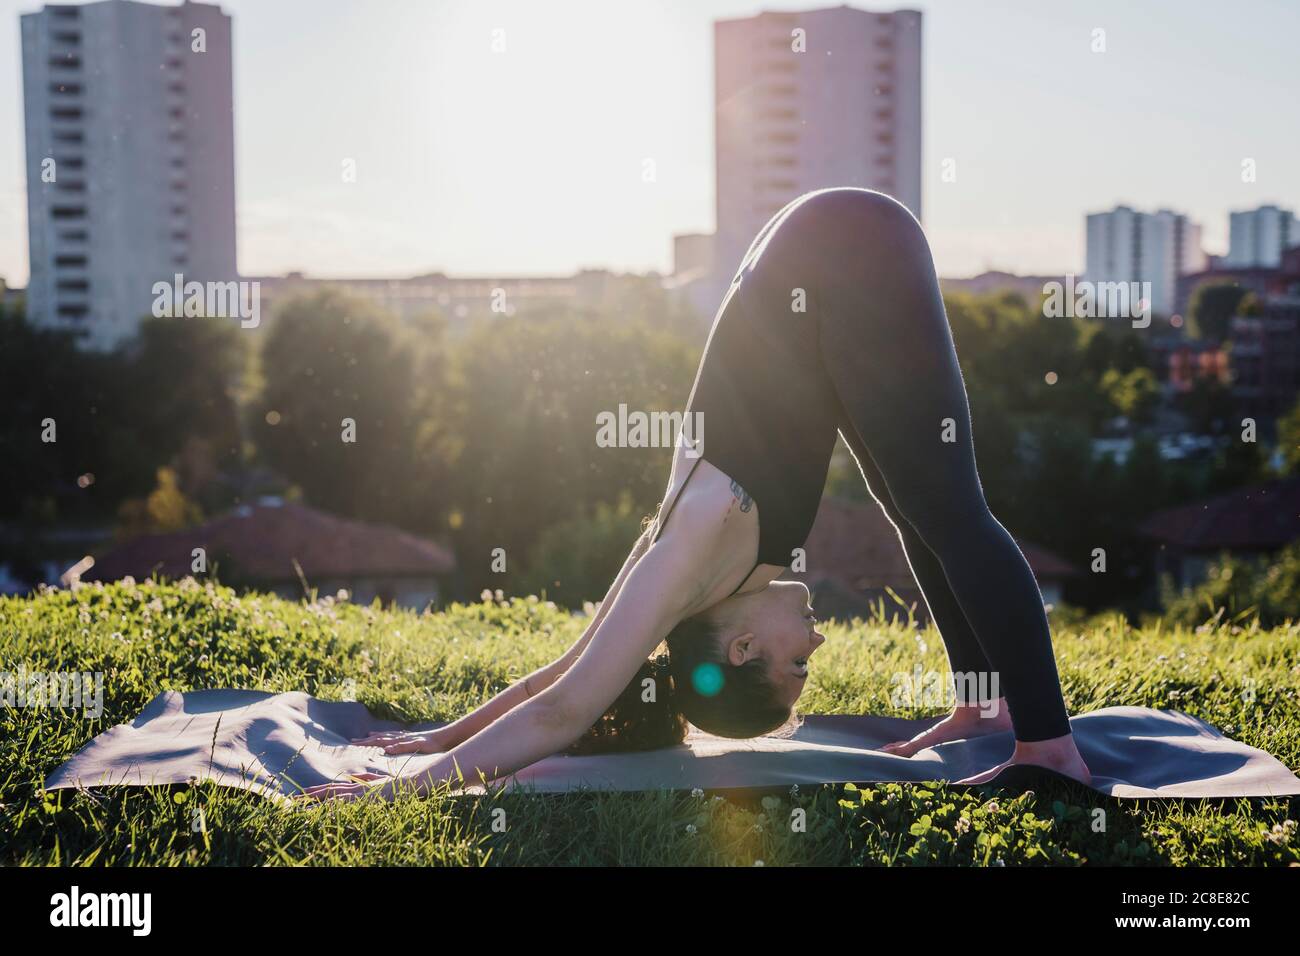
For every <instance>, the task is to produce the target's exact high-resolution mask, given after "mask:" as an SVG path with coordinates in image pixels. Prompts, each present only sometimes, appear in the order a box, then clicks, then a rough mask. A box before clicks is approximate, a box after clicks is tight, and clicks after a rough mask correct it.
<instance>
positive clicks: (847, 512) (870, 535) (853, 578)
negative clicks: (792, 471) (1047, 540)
mask: <svg viewBox="0 0 1300 956" xmlns="http://www.w3.org/2000/svg"><path fill="white" fill-rule="evenodd" d="M1018 543H1019V544H1020V548H1021V550H1022V551H1024V553H1025V558H1026V560H1028V561H1029V566H1030V567H1031V568H1032V569H1033V571H1034V575H1035V576H1036V577H1037V578H1039V580H1052V579H1060V578H1063V577H1069V576H1071V575H1073V574H1075V573H1076V570H1075V568H1074V567H1073V566H1071V565H1070V564H1069V563H1068V562H1067V561H1065V560H1063V559H1062V558H1060V557H1058V556H1057V555H1055V554H1052V553H1051V552H1050V551H1047V550H1046V549H1044V548H1040V547H1038V546H1037V545H1031V544H1025V543H1024V542H1018ZM805 550H806V552H807V555H808V570H807V572H806V573H804V574H800V575H797V577H800V578H803V579H804V580H806V581H834V582H836V583H838V584H840V585H842V586H845V587H848V588H849V589H851V590H853V591H865V590H868V589H872V588H884V587H891V588H893V589H894V590H896V591H901V590H903V589H909V590H914V589H915V588H916V580H915V579H914V578H913V577H912V571H911V569H910V568H909V567H908V564H907V557H906V556H905V555H904V553H903V545H902V543H901V542H900V541H899V540H898V532H896V531H895V530H894V526H893V525H892V524H890V523H889V519H888V518H886V517H885V513H884V512H883V511H882V510H881V509H880V507H879V506H878V505H876V504H874V503H871V504H867V503H865V502H858V501H851V500H848V499H845V498H831V497H826V498H823V499H822V503H821V507H820V508H819V509H818V511H817V520H816V521H815V522H814V523H813V528H812V531H811V533H810V534H809V535H808V543H807V545H806V547H805Z"/></svg>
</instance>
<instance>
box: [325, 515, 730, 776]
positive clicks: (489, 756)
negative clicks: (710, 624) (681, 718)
mask: <svg viewBox="0 0 1300 956" xmlns="http://www.w3.org/2000/svg"><path fill="white" fill-rule="evenodd" d="M715 541H716V527H710V523H709V521H708V520H707V519H706V520H695V521H689V520H686V521H682V522H681V524H680V525H679V526H678V528H677V529H675V531H674V532H673V533H672V534H666V535H665V536H664V537H663V538H661V539H660V540H659V541H658V542H656V543H655V544H653V545H651V546H650V547H649V548H647V549H646V551H645V553H644V555H642V556H641V558H640V559H639V560H638V561H636V562H635V563H633V564H632V566H631V567H630V569H629V571H628V574H627V576H626V578H625V579H624V580H623V582H622V587H621V588H620V589H619V593H618V595H617V597H616V598H615V599H614V600H613V602H612V604H611V605H610V606H609V608H608V610H607V613H606V614H605V615H604V616H603V618H602V620H601V621H600V623H599V624H598V625H596V627H595V629H594V631H593V633H592V634H591V636H590V639H589V640H588V641H587V642H586V646H585V647H584V648H582V649H581V650H580V651H579V654H578V659H577V660H576V661H575V662H573V664H572V665H571V666H569V667H568V668H567V669H566V670H565V671H563V673H562V674H561V675H560V676H559V678H558V679H557V680H555V681H554V682H553V683H551V684H550V685H548V686H547V687H546V689H545V690H542V691H540V692H538V693H537V694H535V695H534V696H533V697H531V698H528V699H526V700H524V701H522V702H521V703H518V704H516V705H515V706H514V707H512V708H511V709H510V710H509V711H508V712H507V713H505V714H504V715H502V716H501V717H499V718H498V719H496V720H494V721H492V722H491V723H490V724H488V725H487V726H486V727H484V728H483V729H482V730H480V731H479V732H478V733H476V734H474V735H473V736H472V737H470V738H469V739H467V740H466V741H464V742H463V743H461V744H459V745H457V746H456V747H454V748H452V749H451V750H450V751H449V752H447V753H446V754H444V755H443V756H442V757H440V758H439V759H438V760H437V761H436V762H435V763H434V764H433V765H432V766H430V767H429V768H428V770H427V771H425V772H424V773H421V774H419V775H418V776H410V777H405V776H399V777H398V778H396V779H394V780H389V781H388V782H386V783H384V784H382V785H380V786H379V787H378V788H376V787H375V786H374V785H373V784H368V783H367V784H357V783H340V784H326V785H324V786H320V787H313V788H311V789H309V790H308V791H307V796H309V797H315V798H330V797H346V798H355V797H361V796H365V795H367V794H369V793H372V792H376V791H377V792H378V794H379V795H382V796H384V797H390V798H391V797H392V796H393V795H394V793H395V792H397V791H398V790H399V789H402V788H404V787H413V788H414V789H415V790H416V791H417V792H420V793H427V792H428V791H430V790H432V789H434V788H436V787H439V786H441V785H443V784H446V783H451V784H458V783H460V782H462V781H464V782H466V783H478V782H479V781H481V780H495V779H498V778H500V777H503V776H508V775H509V774H511V773H514V772H515V771H517V770H520V769H522V768H524V767H526V766H528V765H529V764H532V763H535V762H536V761H538V760H541V759H542V758H543V757H548V756H550V755H551V754H553V753H555V752H557V751H559V750H562V749H564V748H565V747H567V746H568V745H569V744H571V743H572V742H573V741H574V740H576V739H577V738H578V737H580V736H582V734H583V732H585V731H586V730H587V728H589V727H590V726H591V725H592V724H593V723H594V722H595V721H596V719H597V718H598V717H600V715H601V714H602V713H604V711H605V709H606V708H607V707H608V706H609V704H610V702H611V701H613V700H614V699H615V698H616V697H617V696H618V694H619V692H620V691H622V690H623V688H625V687H626V686H627V684H628V682H629V681H631V680H632V678H633V677H635V676H636V673H637V671H638V670H639V669H640V667H641V665H642V664H643V663H644V662H645V659H646V657H647V656H648V655H649V654H650V652H651V651H653V650H654V649H655V647H656V646H658V644H659V642H660V641H662V640H663V639H664V638H665V637H666V636H667V635H668V632H669V631H671V630H672V629H673V627H675V626H676V625H677V623H678V622H680V621H681V620H682V619H684V618H685V617H688V616H689V615H690V614H691V613H694V611H696V610H698V608H699V606H700V602H701V600H702V597H703V595H704V593H705V590H706V587H707V585H706V584H705V582H703V581H702V580H701V578H702V577H703V576H702V575H701V573H700V568H701V567H705V566H707V564H706V562H707V560H708V558H709V555H710V553H711V552H712V550H713V544H714V543H715ZM575 646H576V645H575Z"/></svg>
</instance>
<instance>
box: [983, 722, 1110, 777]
mask: <svg viewBox="0 0 1300 956" xmlns="http://www.w3.org/2000/svg"><path fill="white" fill-rule="evenodd" d="M1016 764H1027V765H1031V766H1035V767H1047V768H1048V769H1050V770H1055V771H1056V772H1057V773H1061V774H1065V776H1067V777H1071V778H1072V779H1074V780H1077V781H1079V782H1080V783H1082V784H1084V785H1091V784H1092V774H1091V773H1090V772H1089V770H1088V765H1087V764H1086V763H1084V762H1083V756H1082V755H1081V754H1080V753H1079V748H1078V747H1076V746H1075V745H1074V735H1073V734H1066V735H1065V736H1064V737H1054V738H1052V739H1051V740H1035V741H1032V742H1026V741H1023V740H1017V741H1016V750H1015V753H1013V754H1012V755H1011V759H1010V760H1007V761H1004V762H1002V763H1000V764H998V765H997V766H996V767H994V768H993V769H992V770H986V771H984V772H983V773H977V774H975V776H973V777H967V778H966V779H965V780H958V781H957V782H958V783H962V784H977V783H988V782H989V781H990V780H992V779H993V778H994V777H996V776H997V775H998V774H1000V773H1001V772H1002V771H1003V770H1005V769H1006V768H1007V767H1011V766H1014V765H1016Z"/></svg>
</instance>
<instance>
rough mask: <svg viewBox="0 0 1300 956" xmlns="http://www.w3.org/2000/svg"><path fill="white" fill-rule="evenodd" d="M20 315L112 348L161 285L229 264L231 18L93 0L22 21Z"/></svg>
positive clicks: (207, 8)
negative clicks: (23, 258) (24, 281)
mask: <svg viewBox="0 0 1300 956" xmlns="http://www.w3.org/2000/svg"><path fill="white" fill-rule="evenodd" d="M22 47H23V99H24V106H25V111H26V132H27V152H26V162H27V170H26V173H27V210H28V230H29V244H30V258H31V279H30V281H29V283H28V289H27V313H28V315H29V316H30V317H31V319H32V320H33V321H35V322H37V323H40V324H44V325H48V326H53V327H58V328H65V329H73V330H76V332H77V333H78V335H79V336H80V337H81V341H82V342H83V343H84V344H85V345H87V346H90V347H95V348H107V347H111V346H113V345H114V344H116V343H117V342H119V341H121V340H122V339H123V338H125V337H128V336H130V335H131V334H133V333H134V332H135V330H136V328H137V327H138V325H139V322H140V320H141V318H142V317H144V316H146V315H148V314H149V313H150V310H151V307H152V304H153V302H154V300H155V298H156V296H155V295H154V293H153V287H154V284H155V283H157V282H167V283H171V282H173V280H174V277H175V276H176V275H178V274H179V275H181V276H183V278H184V281H185V282H190V281H199V282H213V281H217V282H222V281H229V280H233V279H235V278H236V277H237V272H236V264H235V156H234V117H233V86H232V75H231V29H230V17H229V16H227V15H226V14H224V13H222V12H221V10H220V8H218V7H216V6H212V5H209V4H198V3H189V2H186V3H183V4H181V5H180V6H167V7H164V6H155V5H153V4H146V3H136V2H133V0H101V2H98V3H88V4H85V5H82V6H63V5H50V6H46V7H44V8H43V9H42V10H40V11H39V12H37V13H30V14H25V15H23V17H22Z"/></svg>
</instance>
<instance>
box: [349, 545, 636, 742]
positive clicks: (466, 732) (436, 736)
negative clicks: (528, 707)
mask: <svg viewBox="0 0 1300 956" xmlns="http://www.w3.org/2000/svg"><path fill="white" fill-rule="evenodd" d="M651 534H652V532H651V529H649V528H647V529H646V530H645V531H643V532H642V533H641V537H639V538H638V539H637V540H636V544H634V545H633V546H632V551H631V552H630V553H629V554H628V556H627V560H626V561H624V562H623V567H622V569H620V570H619V572H618V576H617V577H615V578H614V583H613V584H611V585H610V587H609V591H608V593H607V594H606V595H605V600H604V601H602V602H601V604H600V608H599V609H598V610H597V611H596V614H595V615H594V616H593V617H592V619H591V621H590V623H588V624H587V627H586V628H585V629H584V630H583V632H582V636H581V637H579V638H578V639H577V641H575V642H574V643H573V646H572V647H570V648H569V649H568V650H567V651H565V652H564V653H563V654H562V655H560V656H559V657H557V658H556V659H555V660H553V661H551V663H549V664H547V665H546V666H545V667H540V668H538V669H537V670H535V671H533V672H532V673H531V674H529V675H527V677H525V678H524V679H522V680H518V681H515V682H514V683H513V684H511V685H510V686H509V687H507V688H506V689H505V690H503V691H501V692H500V693H498V694H497V695H496V696H494V697H493V698H492V699H491V700H489V701H488V702H487V703H485V704H483V705H481V706H480V707H477V708H475V709H474V710H472V711H471V712H470V713H468V714H466V715H465V716H464V717H462V718H460V719H459V720H457V721H455V722H453V723H450V724H448V725H447V726H445V727H439V728H438V729H437V730H431V731H383V732H380V733H375V734H371V735H370V736H368V737H363V738H360V739H358V740H355V741H353V742H354V743H358V744H363V745H370V746H376V747H383V748H384V751H385V752H386V753H390V754H402V753H439V752H441V751H444V750H450V749H451V748H452V747H455V746H456V745H457V744H460V743H464V742H465V741H466V740H468V739H469V738H470V737H473V736H474V735H475V734H477V733H478V732H479V731H480V730H482V729H483V728H484V727H487V726H488V725H489V724H491V723H492V721H494V720H496V719H497V718H498V717H501V716H502V715H503V714H506V713H508V712H509V711H510V710H511V708H513V707H516V706H518V705H519V704H521V703H523V702H524V701H525V700H527V699H528V698H529V697H535V696H536V695H538V694H540V693H541V692H542V691H544V690H545V689H546V688H548V687H550V686H551V685H552V684H554V683H555V682H556V681H557V680H559V678H560V675H561V674H563V673H564V672H565V671H567V670H568V669H569V668H570V667H571V666H572V665H573V662H574V661H576V660H577V659H578V657H579V656H580V655H581V654H582V651H583V649H584V648H585V647H586V646H587V644H588V642H590V640H591V638H592V635H593V634H595V633H596V629H597V628H599V627H600V625H601V622H602V621H604V620H605V616H606V615H607V614H608V613H609V609H610V608H611V607H613V605H614V601H615V599H617V598H618V595H619V592H620V591H621V590H622V588H623V582H624V581H626V580H627V576H628V574H629V573H630V572H631V570H632V568H634V567H635V566H636V563H637V562H638V561H640V560H641V557H642V555H644V554H645V553H646V550H647V549H648V548H649V547H650V537H651Z"/></svg>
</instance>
